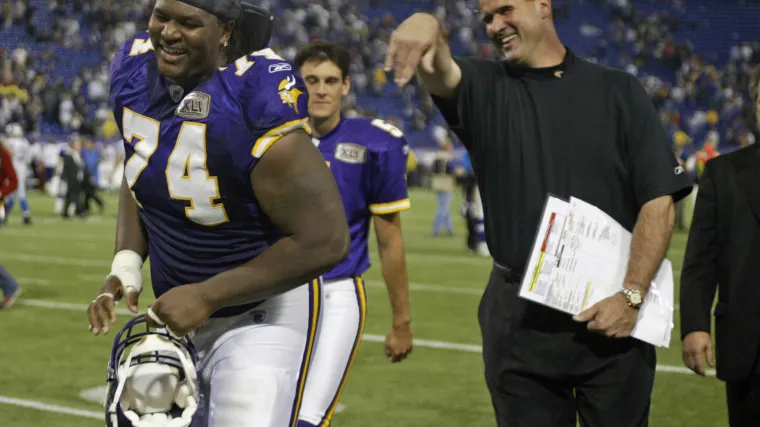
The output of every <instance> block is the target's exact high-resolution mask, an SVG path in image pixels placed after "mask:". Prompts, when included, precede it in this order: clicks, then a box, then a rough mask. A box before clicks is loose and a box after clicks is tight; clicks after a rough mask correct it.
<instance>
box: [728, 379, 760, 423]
mask: <svg viewBox="0 0 760 427" xmlns="http://www.w3.org/2000/svg"><path fill="white" fill-rule="evenodd" d="M755 370H756V371H757V368H756V369H755ZM726 397H727V401H728V423H729V425H730V426H731V427H757V426H760V376H759V375H758V374H757V373H755V375H754V376H752V377H750V378H747V379H746V380H743V381H727V382H726Z"/></svg>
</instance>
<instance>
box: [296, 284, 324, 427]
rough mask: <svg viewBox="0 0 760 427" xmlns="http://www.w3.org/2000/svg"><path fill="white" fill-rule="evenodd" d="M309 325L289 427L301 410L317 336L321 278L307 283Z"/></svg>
mask: <svg viewBox="0 0 760 427" xmlns="http://www.w3.org/2000/svg"><path fill="white" fill-rule="evenodd" d="M309 299H310V302H309V326H308V331H307V334H306V346H305V349H304V355H303V361H302V362H301V369H300V371H299V372H298V388H297V389H296V397H295V399H294V400H293V411H292V413H291V415H290V427H296V424H297V423H298V412H299V411H300V410H301V403H302V402H303V391H304V389H305V388H306V377H307V374H308V372H309V365H310V364H311V359H312V357H313V356H314V342H315V341H316V337H317V332H318V330H317V325H318V324H319V315H320V311H321V310H322V306H321V301H322V278H319V279H315V280H313V281H312V282H311V284H310V285H309Z"/></svg>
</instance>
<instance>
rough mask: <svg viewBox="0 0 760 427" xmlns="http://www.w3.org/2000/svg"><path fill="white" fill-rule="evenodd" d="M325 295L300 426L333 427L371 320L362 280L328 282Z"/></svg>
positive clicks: (302, 406)
mask: <svg viewBox="0 0 760 427" xmlns="http://www.w3.org/2000/svg"><path fill="white" fill-rule="evenodd" d="M324 293H325V304H324V307H323V309H322V326H321V327H320V330H319V337H318V338H317V348H316V352H315V353H314V359H313V360H312V363H311V366H310V367H309V373H308V376H307V377H306V391H305V392H304V396H303V404H302V405H301V412H300V413H299V414H298V427H310V426H320V427H326V426H329V425H330V421H331V420H332V417H333V415H334V414H335V408H336V407H337V406H338V402H339V401H340V396H341V394H342V393H343V388H344V387H345V385H346V382H347V380H348V373H349V371H350V370H351V365H352V364H353V362H354V358H355V357H356V352H357V350H358V349H359V343H360V342H361V336H362V333H363V331H364V322H365V320H366V318H367V293H366V289H365V287H364V281H363V280H362V279H361V278H360V277H357V278H351V279H343V280H336V281H330V282H325V284H324Z"/></svg>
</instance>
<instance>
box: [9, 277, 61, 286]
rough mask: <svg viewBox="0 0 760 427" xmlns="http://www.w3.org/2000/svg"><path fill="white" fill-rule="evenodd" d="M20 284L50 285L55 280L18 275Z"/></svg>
mask: <svg viewBox="0 0 760 427" xmlns="http://www.w3.org/2000/svg"><path fill="white" fill-rule="evenodd" d="M16 280H17V281H18V283H19V285H36V286H50V285H51V284H52V283H53V282H52V281H50V280H48V279H41V278H39V277H17V278H16Z"/></svg>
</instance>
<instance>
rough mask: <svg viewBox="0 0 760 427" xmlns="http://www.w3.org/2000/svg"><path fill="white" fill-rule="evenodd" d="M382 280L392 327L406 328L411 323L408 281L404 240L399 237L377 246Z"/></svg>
mask: <svg viewBox="0 0 760 427" xmlns="http://www.w3.org/2000/svg"><path fill="white" fill-rule="evenodd" d="M379 253H380V264H381V266H382V267H381V268H382V272H383V280H385V285H386V287H387V288H388V297H389V298H390V301H391V310H392V312H393V326H406V325H409V323H410V322H411V313H410V310H409V279H408V277H407V272H406V259H405V255H404V254H405V252H404V240H403V239H402V238H401V236H400V235H399V236H397V237H393V238H390V239H387V240H386V241H385V242H382V243H380V245H379Z"/></svg>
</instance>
